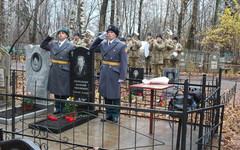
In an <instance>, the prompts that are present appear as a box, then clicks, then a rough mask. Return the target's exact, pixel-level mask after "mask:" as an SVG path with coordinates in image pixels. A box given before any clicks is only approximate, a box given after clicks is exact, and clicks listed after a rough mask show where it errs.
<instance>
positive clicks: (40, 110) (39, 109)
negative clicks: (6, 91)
mask: <svg viewBox="0 0 240 150" xmlns="http://www.w3.org/2000/svg"><path fill="white" fill-rule="evenodd" d="M35 107H36V109H33V110H32V111H30V112H27V111H26V112H24V114H23V115H19V116H17V113H16V117H15V123H16V122H18V121H20V120H21V119H23V118H24V119H30V118H33V117H34V116H35V114H36V116H39V115H42V114H46V113H52V112H53V111H54V105H53V104H49V105H48V108H46V106H43V105H40V104H37V105H36V106H35ZM16 109H20V112H22V110H21V109H22V108H21V107H16ZM4 112H6V111H1V112H0V113H4ZM11 112H12V109H10V110H8V115H10V116H11ZM16 112H18V111H16ZM3 116H4V117H0V124H12V118H6V117H5V115H3Z"/></svg>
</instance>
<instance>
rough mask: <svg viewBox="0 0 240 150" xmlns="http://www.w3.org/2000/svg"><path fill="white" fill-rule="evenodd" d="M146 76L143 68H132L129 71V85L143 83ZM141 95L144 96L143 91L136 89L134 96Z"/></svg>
mask: <svg viewBox="0 0 240 150" xmlns="http://www.w3.org/2000/svg"><path fill="white" fill-rule="evenodd" d="M143 76H144V70H143V68H131V67H130V69H129V79H130V81H129V84H130V85H133V84H139V83H142V80H143ZM139 93H142V94H143V89H134V90H133V94H134V95H139Z"/></svg>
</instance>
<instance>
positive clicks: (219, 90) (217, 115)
mask: <svg viewBox="0 0 240 150" xmlns="http://www.w3.org/2000/svg"><path fill="white" fill-rule="evenodd" d="M218 80H219V81H218V87H219V89H218V91H217V103H216V105H220V103H221V84H222V68H220V69H219V79H218ZM219 111H220V110H219V108H217V109H216V120H215V125H217V124H218V123H219ZM215 132H218V127H217V128H216V130H215Z"/></svg>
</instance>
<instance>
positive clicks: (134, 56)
mask: <svg viewBox="0 0 240 150" xmlns="http://www.w3.org/2000/svg"><path fill="white" fill-rule="evenodd" d="M138 35H139V34H138V33H136V32H135V33H134V34H133V35H128V36H127V40H126V39H125V38H121V41H123V42H126V44H127V50H128V52H127V54H128V67H134V68H137V67H140V66H139V64H140V63H139V58H140V47H141V46H142V43H141V41H140V40H139V39H138ZM171 36H172V31H171V30H167V31H166V32H165V33H163V35H162V34H157V35H156V39H154V38H153V37H152V33H150V32H149V33H147V40H146V41H147V43H148V44H147V45H148V47H147V49H148V50H149V53H148V54H147V56H146V55H145V68H146V72H145V73H146V74H150V75H151V74H152V70H153V72H154V77H159V76H161V75H162V74H161V73H162V68H178V64H179V54H180V53H181V52H182V51H183V47H182V45H181V44H180V43H179V39H178V37H173V39H172V38H171Z"/></svg>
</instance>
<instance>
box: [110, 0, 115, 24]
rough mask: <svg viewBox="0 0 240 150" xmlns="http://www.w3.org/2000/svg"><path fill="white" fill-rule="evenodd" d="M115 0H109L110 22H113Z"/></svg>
mask: <svg viewBox="0 0 240 150" xmlns="http://www.w3.org/2000/svg"><path fill="white" fill-rule="evenodd" d="M114 13H115V0H111V17H110V24H114Z"/></svg>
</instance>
